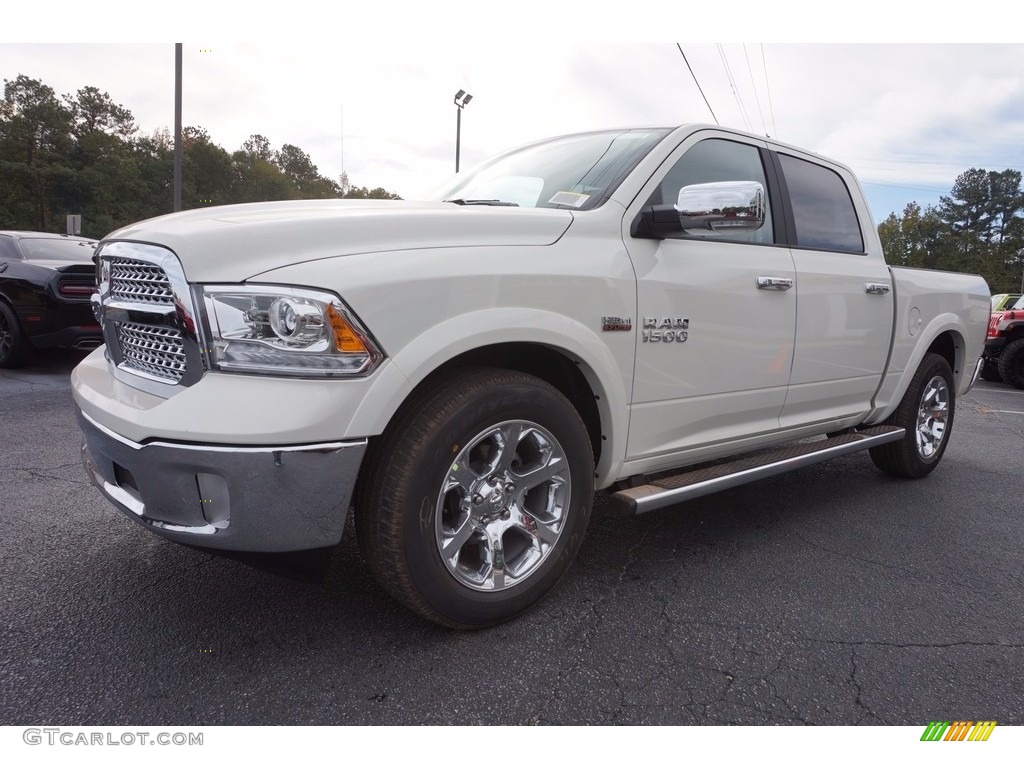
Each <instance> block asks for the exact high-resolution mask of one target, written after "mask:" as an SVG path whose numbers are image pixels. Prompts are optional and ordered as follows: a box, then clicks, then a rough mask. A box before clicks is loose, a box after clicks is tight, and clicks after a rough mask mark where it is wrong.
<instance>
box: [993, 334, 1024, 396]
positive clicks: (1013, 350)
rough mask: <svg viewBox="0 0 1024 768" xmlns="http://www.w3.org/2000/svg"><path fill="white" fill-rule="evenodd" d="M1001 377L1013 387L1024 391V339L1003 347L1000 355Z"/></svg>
mask: <svg viewBox="0 0 1024 768" xmlns="http://www.w3.org/2000/svg"><path fill="white" fill-rule="evenodd" d="M999 375H1000V376H1001V377H1002V378H1003V381H1005V382H1006V383H1007V384H1009V385H1010V386H1011V387H1016V388H1017V389H1024V339H1017V340H1016V341H1011V342H1010V343H1009V344H1007V345H1006V346H1005V347H1003V351H1002V352H1000V353H999Z"/></svg>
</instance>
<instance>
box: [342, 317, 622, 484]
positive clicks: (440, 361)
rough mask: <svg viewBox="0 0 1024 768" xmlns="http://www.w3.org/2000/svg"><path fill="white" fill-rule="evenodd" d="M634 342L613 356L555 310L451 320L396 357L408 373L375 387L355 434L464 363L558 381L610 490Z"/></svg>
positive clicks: (377, 425) (394, 362) (375, 428)
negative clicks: (622, 354)
mask: <svg viewBox="0 0 1024 768" xmlns="http://www.w3.org/2000/svg"><path fill="white" fill-rule="evenodd" d="M626 336H627V334H622V337H626ZM622 341H627V339H625V338H623V339H622ZM628 341H629V342H630V344H629V348H630V357H629V359H628V361H627V360H621V359H620V358H619V357H616V356H615V355H613V353H612V351H611V350H610V349H609V345H607V344H605V343H603V341H602V339H601V337H600V336H598V335H597V334H596V333H594V332H593V331H591V330H590V329H588V328H586V327H585V326H583V325H582V324H579V323H577V322H575V321H573V320H572V319H570V318H566V317H565V316H562V315H556V314H554V313H548V312H538V311H536V310H518V311H516V310H509V309H498V308H495V309H491V310H486V311H484V312H478V313H471V315H469V316H460V317H456V318H452V319H449V320H448V321H446V322H445V323H442V324H441V325H440V326H437V327H434V328H431V329H428V330H425V331H424V332H423V333H421V334H420V335H419V336H418V337H417V338H415V339H413V340H412V341H411V342H410V343H409V344H407V345H406V346H405V347H404V348H403V349H402V350H400V351H398V352H397V353H395V354H394V355H393V357H392V359H391V361H390V363H391V367H393V368H394V369H395V371H400V372H401V374H402V377H396V376H388V377H386V379H383V380H382V381H381V382H380V386H378V387H374V391H373V392H372V393H371V394H370V395H369V396H368V397H367V398H366V400H364V401H363V403H362V404H361V405H360V407H359V409H358V411H357V412H356V413H355V414H354V415H353V418H352V422H351V423H350V425H349V430H348V432H349V434H356V433H359V434H363V435H368V436H373V435H379V434H382V433H383V432H384V430H385V429H386V428H387V426H388V424H390V423H392V422H393V420H394V418H395V416H396V415H397V414H398V412H399V410H400V409H401V408H402V406H403V405H404V404H406V403H409V402H413V401H414V399H415V397H416V396H417V395H418V393H419V392H421V391H423V389H424V388H426V387H429V386H431V384H432V383H433V382H435V381H436V380H437V379H438V378H439V377H444V376H448V375H451V373H452V372H453V371H455V370H457V369H459V368H465V367H467V366H475V367H492V368H503V369H507V370H514V371H519V372H522V373H526V374H530V375H533V376H536V377H537V378H539V379H542V380H543V381H546V382H547V383H549V384H551V385H552V386H553V387H555V388H556V389H557V390H559V391H560V392H561V393H562V394H563V395H564V396H565V397H566V398H567V399H568V400H569V401H570V403H572V404H573V407H574V408H575V409H576V411H577V413H579V415H580V417H581V418H582V420H583V422H584V424H585V425H586V427H587V433H588V435H589V437H590V440H591V444H592V446H593V449H594V459H595V465H596V469H595V472H596V476H597V477H596V483H597V487H604V486H606V485H608V484H610V483H611V482H612V481H614V479H615V476H614V474H615V472H616V471H617V470H618V467H619V465H620V464H621V462H622V457H623V456H624V455H625V440H626V432H627V428H628V418H629V416H628V399H627V384H628V382H629V381H631V378H632V341H633V339H632V336H631V335H630V338H629V339H628ZM626 363H628V367H627V365H626ZM400 378H401V381H399V379H400ZM371 440H372V437H371Z"/></svg>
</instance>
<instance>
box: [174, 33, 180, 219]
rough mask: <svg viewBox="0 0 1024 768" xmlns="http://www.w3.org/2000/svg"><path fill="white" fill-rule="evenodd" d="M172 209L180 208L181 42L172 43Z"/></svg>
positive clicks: (178, 209)
mask: <svg viewBox="0 0 1024 768" xmlns="http://www.w3.org/2000/svg"><path fill="white" fill-rule="evenodd" d="M174 210H175V212H178V211H180V210H181V43H175V44H174Z"/></svg>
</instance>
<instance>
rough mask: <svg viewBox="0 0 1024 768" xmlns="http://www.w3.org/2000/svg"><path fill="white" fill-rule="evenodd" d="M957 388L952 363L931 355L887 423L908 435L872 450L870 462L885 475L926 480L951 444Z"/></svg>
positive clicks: (916, 374)
mask: <svg viewBox="0 0 1024 768" xmlns="http://www.w3.org/2000/svg"><path fill="white" fill-rule="evenodd" d="M955 405H956V389H955V387H954V384H953V372H952V371H951V370H950V368H949V363H947V362H946V359H945V358H944V357H942V356H940V355H936V354H933V353H928V354H926V355H925V356H924V359H923V360H922V361H921V365H920V366H919V367H918V369H917V372H916V373H915V374H914V378H913V379H911V381H910V386H909V387H908V388H907V391H906V394H904V395H903V399H902V400H901V401H900V404H899V406H898V407H897V408H896V410H895V412H893V414H892V416H890V417H889V418H888V420H887V421H886V424H889V425H892V426H895V427H903V428H904V429H905V430H906V434H905V435H904V436H903V438H902V439H900V440H898V441H897V442H894V443H886V444H885V445H880V446H878V447H877V448H871V449H870V453H871V460H872V461H874V462H875V466H876V467H878V468H879V469H881V470H882V471H883V472H888V473H889V474H892V475H900V476H901V477H924V476H925V475H927V474H928V473H930V472H931V471H932V470H933V469H935V467H936V466H937V465H938V463H939V460H940V459H941V458H942V454H943V453H945V451H946V445H947V444H948V443H949V433H950V431H951V430H952V428H953V413H954V411H955Z"/></svg>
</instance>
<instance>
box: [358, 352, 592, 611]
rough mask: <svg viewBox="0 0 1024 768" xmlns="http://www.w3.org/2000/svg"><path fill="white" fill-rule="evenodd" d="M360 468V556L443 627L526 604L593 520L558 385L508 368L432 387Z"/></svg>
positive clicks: (558, 572)
mask: <svg viewBox="0 0 1024 768" xmlns="http://www.w3.org/2000/svg"><path fill="white" fill-rule="evenodd" d="M366 466H367V471H366V473H365V476H361V477H360V481H359V486H360V491H359V498H358V500H357V505H356V533H357V536H358V538H359V544H360V547H361V549H362V552H363V555H364V556H365V558H366V560H367V562H368V563H369V565H370V568H371V570H372V571H373V573H374V576H375V577H376V578H377V580H378V582H380V584H381V585H382V586H383V587H384V588H385V589H386V590H387V591H388V592H390V593H391V595H392V596H394V597H395V598H396V599H397V600H398V601H399V602H401V603H403V604H404V605H405V606H407V607H408V608H410V609H411V610H413V611H414V612H416V613H418V614H419V615H420V616H422V617H423V618H426V619H428V620H430V621H433V622H435V623H437V624H441V625H444V626H448V627H454V628H458V629H478V628H482V627H487V626H491V625H494V624H498V623H501V622H503V621H507V620H508V619H511V618H513V617H514V616H517V615H518V614H520V613H522V612H523V611H525V610H526V609H527V608H529V607H530V606H531V605H533V604H534V603H536V602H537V601H538V600H539V599H540V598H541V597H542V596H543V595H544V594H545V593H547V592H548V590H550V589H551V588H552V587H553V586H554V585H555V584H556V583H557V582H558V580H559V579H560V578H561V577H562V576H563V575H564V574H565V572H566V570H567V569H568V567H569V565H570V564H571V563H572V561H573V559H574V558H575V557H576V553H577V552H578V551H579V548H580V544H581V543H582V541H583V535H584V533H585V532H586V528H587V524H588V522H589V520H590V510H591V504H592V501H593V495H594V459H593V451H592V449H591V444H590V439H589V437H588V435H587V430H586V427H585V426H584V424H583V421H582V420H581V419H580V416H579V414H578V413H577V412H576V410H575V409H574V408H573V407H572V405H571V404H570V402H569V401H568V400H567V399H566V398H565V397H564V396H563V395H562V394H561V393H560V392H559V391H558V390H556V389H555V388H554V387H552V386H551V385H549V384H547V383H546V382H544V381H542V380H541V379H538V378H535V377H533V376H529V375H526V374H522V373H518V372H515V371H507V370H502V369H490V368H472V369H464V370H460V371H456V372H454V373H451V374H449V375H448V376H446V377H445V378H444V380H438V381H435V382H433V383H432V384H428V385H427V386H426V388H425V389H424V391H423V392H422V393H421V394H420V395H418V396H416V397H415V398H413V399H412V400H411V401H410V402H408V403H407V404H406V405H404V406H403V407H402V409H400V411H399V413H398V414H397V415H396V416H395V418H394V419H393V420H392V424H390V425H389V426H388V428H387V430H386V431H385V433H384V434H383V435H382V436H381V437H380V438H378V439H377V440H375V441H373V442H372V443H371V446H370V450H369V452H368V454H367V457H366ZM499 555H500V557H499ZM499 566H500V567H499Z"/></svg>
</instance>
